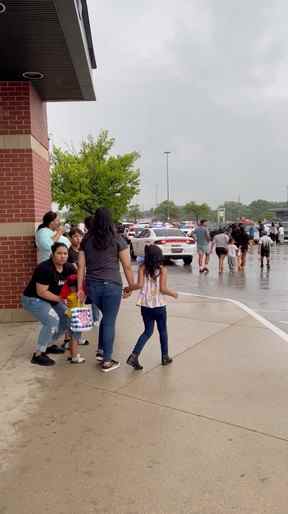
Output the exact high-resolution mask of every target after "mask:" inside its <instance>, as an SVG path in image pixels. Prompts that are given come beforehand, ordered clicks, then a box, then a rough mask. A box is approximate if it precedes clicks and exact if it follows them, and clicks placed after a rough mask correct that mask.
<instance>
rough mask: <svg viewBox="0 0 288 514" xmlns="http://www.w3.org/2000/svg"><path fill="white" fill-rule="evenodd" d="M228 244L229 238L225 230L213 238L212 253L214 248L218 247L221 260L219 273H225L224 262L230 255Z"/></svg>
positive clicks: (218, 255)
mask: <svg viewBox="0 0 288 514" xmlns="http://www.w3.org/2000/svg"><path fill="white" fill-rule="evenodd" d="M228 242H229V236H228V235H227V234H225V233H224V230H223V229H220V231H219V233H218V234H216V235H215V236H214V238H213V242H212V246H211V252H212V251H213V248H214V247H216V255H217V257H218V259H219V273H223V271H224V261H225V258H226V255H227V254H228Z"/></svg>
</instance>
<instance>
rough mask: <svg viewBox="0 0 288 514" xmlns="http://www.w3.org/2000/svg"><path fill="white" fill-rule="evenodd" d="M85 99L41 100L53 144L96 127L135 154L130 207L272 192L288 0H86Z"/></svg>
mask: <svg viewBox="0 0 288 514" xmlns="http://www.w3.org/2000/svg"><path fill="white" fill-rule="evenodd" d="M88 5H89V8H90V18H91V26H92V32H93V39H94V46H95V52H96V57H97V62H98V71H97V72H96V74H95V84H96V93H97V102H96V103H84V104H73V103H69V104H57V105H55V104H54V105H53V104H51V105H49V130H50V133H51V134H52V135H53V140H54V142H56V143H57V144H60V145H62V146H64V145H66V144H68V145H69V144H71V143H73V144H75V145H78V144H79V142H80V141H81V140H82V139H83V138H85V137H86V136H87V135H88V134H89V133H91V134H93V135H96V134H97V133H98V132H99V130H100V129H101V128H107V129H108V130H109V132H110V133H111V135H113V136H114V137H115V138H116V140H117V145H116V151H117V152H126V151H132V150H137V151H139V153H140V154H141V159H140V160H139V167H140V169H141V179H142V192H141V195H140V203H141V205H145V207H150V206H153V205H154V203H155V188H156V185H157V184H158V187H159V194H158V198H159V200H162V199H164V198H165V196H166V192H165V160H164V155H163V151H165V150H170V151H172V154H171V157H170V171H171V190H172V191H171V193H172V194H171V196H172V199H173V200H174V201H175V202H176V203H184V202H186V201H190V200H195V201H199V202H202V201H207V202H208V203H210V204H212V205H213V206H216V205H218V204H220V203H221V202H223V201H224V200H225V199H226V200H229V199H231V200H236V199H237V198H238V195H240V197H241V200H242V201H244V202H249V201H251V200H253V199H255V198H259V197H265V198H267V199H274V200H282V201H283V200H284V199H285V188H286V184H287V183H288V176H287V171H286V167H287V157H288V145H287V141H286V132H287V130H286V124H287V114H288V34H287V26H286V25H287V23H286V20H287V16H288V4H287V3H286V2H285V1H284V0H274V2H271V1H269V2H268V1H267V0H266V1H265V0H261V1H260V0H253V2H251V1H250V0H243V1H242V2H235V1H233V0H232V1H231V0H178V1H177V2H172V1H169V0H168V1H167V0H158V1H157V5H155V2H154V1H152V0H142V1H141V2H135V0H134V1H132V0H123V1H122V2H116V0H106V1H105V3H104V2H103V3H102V5H101V3H98V2H97V3H96V2H95V0H90V1H88Z"/></svg>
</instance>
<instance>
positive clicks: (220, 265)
mask: <svg viewBox="0 0 288 514" xmlns="http://www.w3.org/2000/svg"><path fill="white" fill-rule="evenodd" d="M224 261H225V255H220V258H219V273H223V271H224Z"/></svg>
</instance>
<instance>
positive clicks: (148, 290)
mask: <svg viewBox="0 0 288 514" xmlns="http://www.w3.org/2000/svg"><path fill="white" fill-rule="evenodd" d="M137 305H138V306H139V307H148V308H150V309H154V308H155V307H164V306H165V305H166V303H165V300H164V296H163V295H162V294H161V293H160V273H159V275H158V276H157V277H156V279H153V278H152V277H150V276H148V277H147V276H146V275H145V277H144V285H143V288H142V289H141V291H140V293H139V296H138V301H137Z"/></svg>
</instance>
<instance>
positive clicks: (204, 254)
mask: <svg viewBox="0 0 288 514" xmlns="http://www.w3.org/2000/svg"><path fill="white" fill-rule="evenodd" d="M207 223H208V221H207V220H201V221H200V224H199V225H198V227H196V228H195V230H194V232H193V235H194V236H195V238H196V241H197V253H198V259H199V272H200V273H203V272H204V271H206V272H207V273H208V272H209V269H208V264H209V243H210V235H209V231H208V228H207Z"/></svg>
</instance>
